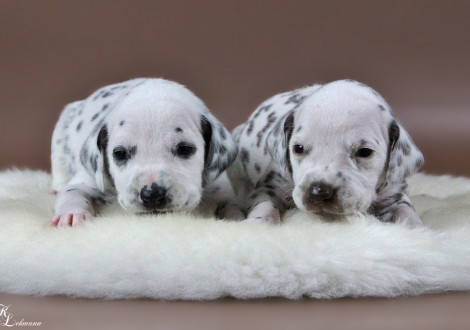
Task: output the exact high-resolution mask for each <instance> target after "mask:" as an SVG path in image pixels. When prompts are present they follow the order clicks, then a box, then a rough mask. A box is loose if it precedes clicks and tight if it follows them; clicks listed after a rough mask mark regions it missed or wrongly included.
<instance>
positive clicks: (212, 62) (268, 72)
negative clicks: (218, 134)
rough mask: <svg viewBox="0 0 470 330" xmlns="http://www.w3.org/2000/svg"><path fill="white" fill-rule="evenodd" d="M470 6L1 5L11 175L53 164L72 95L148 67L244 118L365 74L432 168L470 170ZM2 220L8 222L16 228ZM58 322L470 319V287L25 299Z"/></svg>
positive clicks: (113, 0) (243, 1)
mask: <svg viewBox="0 0 470 330" xmlns="http://www.w3.org/2000/svg"><path fill="white" fill-rule="evenodd" d="M469 17H470V1H450V0H442V1H432V0H423V1H417V0H408V1H389V0H387V1H381V0H371V1H355V0H354V1H353V0H343V1H340V0H336V1H333V0H330V1H313V0H308V1H300V0H285V1H279V0H266V1H262V0H236V1H223V0H167V1H157V0H155V1H150V0H149V1H145V0H128V1H119V0H70V1H66V0H57V1H56V0H54V1H52V0H42V1H26V0H0V141H1V143H0V170H1V169H4V168H8V167H12V166H19V167H29V168H41V169H46V170H48V169H49V167H50V163H49V143H50V142H49V141H50V138H51V134H52V130H53V127H54V124H55V121H56V120H57V118H58V115H59V113H60V111H61V110H62V108H63V106H64V105H65V104H67V103H68V102H71V101H74V100H77V99H82V98H84V97H86V96H88V95H89V94H90V93H91V92H93V91H94V90H95V89H97V88H98V87H101V86H103V85H106V84H110V83H115V82H119V81H123V80H126V79H129V78H134V77H141V76H156V77H164V78H168V79H172V80H176V81H178V82H180V83H183V84H185V85H186V86H188V87H189V88H190V89H191V90H193V91H194V92H195V93H196V94H197V95H198V96H200V97H201V98H202V99H203V100H204V101H205V102H206V103H207V105H208V106H209V108H210V109H211V110H212V111H213V113H214V114H215V115H216V116H218V117H219V118H220V119H221V120H222V121H223V122H224V123H225V124H226V125H227V126H228V127H230V128H233V127H235V125H237V124H239V123H241V122H243V121H244V120H245V119H246V118H247V117H248V115H249V114H250V113H251V112H252V111H253V110H254V109H255V107H256V106H257V105H258V104H259V103H261V102H262V101H263V100H264V99H266V98H267V97H269V96H271V95H273V94H275V93H278V92H282V91H287V90H291V89H293V88H296V87H300V86H303V85H309V84H312V83H315V82H329V81H332V80H335V79H341V78H352V79H356V80H359V81H362V82H364V83H367V84H369V85H371V86H372V87H374V88H375V89H377V90H378V91H379V92H380V93H381V94H382V95H383V96H384V97H385V98H386V99H387V100H388V101H389V103H390V104H391V105H392V107H393V108H394V110H395V112H396V114H397V115H398V117H399V118H400V119H401V122H402V124H404V126H405V127H406V128H407V129H408V131H409V132H410V134H411V135H412V136H413V138H414V140H415V142H416V143H417V144H418V146H419V147H420V148H421V150H422V151H423V153H424V155H425V158H426V167H425V169H426V171H428V172H432V173H452V174H464V175H470V157H469V154H470V145H469V143H468V142H469V141H470V110H469V109H470V66H469V65H468V62H469V59H470V19H469ZM1 230H7V228H2V229H1ZM0 303H3V304H7V305H8V304H11V305H12V310H14V313H15V316H16V317H18V319H21V318H24V319H25V320H29V321H42V322H43V324H44V326H43V327H42V328H44V329H65V328H67V329H72V328H74V329H80V328H87V329H128V328H130V327H136V326H137V327H139V328H148V329H154V328H156V327H161V328H166V329H174V328H176V329H189V328H191V329H208V328H218V329H223V328H224V329H243V328H252V329H255V328H256V329H259V328H264V329H276V328H278V329H287V328H290V329H293V328H302V329H309V328H313V327H314V326H315V325H316V326H322V327H323V328H328V329H335V328H348V329H361V330H365V329H393V330H396V329H426V330H429V329H469V324H470V316H469V315H470V314H469V313H468V311H469V304H470V295H468V294H449V295H438V296H424V297H417V298H412V299H406V298H405V299H393V300H386V299H358V300H352V299H340V300H335V301H328V302H326V301H318V300H304V301H300V302H289V301H285V300H261V301H255V302H242V301H236V300H228V301H227V300H226V301H217V302H207V303H189V302H174V303H168V302H158V301H150V300H146V301H145V300H144V301H142V300H140V301H113V302H104V301H97V300H86V299H77V300H71V299H66V298H62V297H47V298H43V297H22V296H14V295H6V294H2V293H0Z"/></svg>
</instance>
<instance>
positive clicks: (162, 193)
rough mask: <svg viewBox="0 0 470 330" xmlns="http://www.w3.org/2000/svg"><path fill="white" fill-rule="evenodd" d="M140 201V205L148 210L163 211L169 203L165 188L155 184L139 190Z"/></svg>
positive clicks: (169, 199) (169, 198)
mask: <svg viewBox="0 0 470 330" xmlns="http://www.w3.org/2000/svg"><path fill="white" fill-rule="evenodd" d="M140 199H142V205H143V206H144V207H146V208H148V209H150V210H158V209H163V208H165V206H166V205H167V204H168V203H170V202H171V197H170V196H169V195H168V192H167V190H166V188H165V187H162V186H160V185H158V184H156V183H155V182H153V183H152V185H151V186H150V188H149V187H148V186H147V185H146V186H144V187H143V188H142V189H141V190H140Z"/></svg>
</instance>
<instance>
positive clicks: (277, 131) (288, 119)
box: [266, 110, 294, 173]
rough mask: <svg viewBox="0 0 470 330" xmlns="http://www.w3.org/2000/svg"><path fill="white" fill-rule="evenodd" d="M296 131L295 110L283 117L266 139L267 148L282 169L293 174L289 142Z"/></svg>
mask: <svg viewBox="0 0 470 330" xmlns="http://www.w3.org/2000/svg"><path fill="white" fill-rule="evenodd" d="M293 129H294V110H291V111H289V112H288V113H286V114H285V115H284V116H282V117H281V118H280V119H279V121H278V122H277V123H276V125H274V127H273V129H272V130H271V132H269V134H268V136H267V137H266V148H267V151H268V152H269V154H270V155H271V157H272V158H273V159H274V160H275V161H276V162H277V163H278V164H279V165H280V167H281V169H283V170H287V171H289V172H290V173H292V165H291V162H290V151H289V142H290V138H291V136H292V130H293Z"/></svg>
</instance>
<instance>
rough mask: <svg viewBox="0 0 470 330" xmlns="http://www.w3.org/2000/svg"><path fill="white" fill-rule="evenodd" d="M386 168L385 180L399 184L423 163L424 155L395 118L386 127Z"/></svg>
mask: <svg viewBox="0 0 470 330" xmlns="http://www.w3.org/2000/svg"><path fill="white" fill-rule="evenodd" d="M388 135H389V147H388V153H389V154H388V169H387V174H386V182H387V183H388V184H391V185H394V184H401V183H404V182H405V179H406V177H407V176H409V175H410V174H413V173H415V172H417V171H418V169H419V168H420V167H421V166H422V165H423V164H424V157H423V155H422V154H421V151H419V149H418V148H417V147H416V145H415V144H414V142H413V140H412V139H411V137H410V136H409V135H408V133H407V132H406V131H405V129H404V128H403V127H402V126H401V125H400V124H399V123H398V122H397V121H395V120H392V121H391V122H390V124H389V128H388Z"/></svg>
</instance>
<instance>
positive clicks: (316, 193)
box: [308, 182, 336, 204]
mask: <svg viewBox="0 0 470 330" xmlns="http://www.w3.org/2000/svg"><path fill="white" fill-rule="evenodd" d="M335 194H336V189H335V188H333V187H332V186H330V185H329V184H325V183H322V182H315V183H312V185H311V186H310V189H309V193H308V198H309V200H310V201H311V202H315V203H317V204H326V203H329V202H332V201H333V199H334V197H335Z"/></svg>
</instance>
